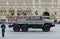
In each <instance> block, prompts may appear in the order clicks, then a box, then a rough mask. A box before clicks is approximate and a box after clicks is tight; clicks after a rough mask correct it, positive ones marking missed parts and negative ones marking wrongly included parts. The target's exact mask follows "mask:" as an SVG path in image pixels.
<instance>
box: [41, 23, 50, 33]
mask: <svg viewBox="0 0 60 39" xmlns="http://www.w3.org/2000/svg"><path fill="white" fill-rule="evenodd" d="M42 30H43V31H44V32H49V31H50V25H48V24H46V25H44V26H43V28H42Z"/></svg>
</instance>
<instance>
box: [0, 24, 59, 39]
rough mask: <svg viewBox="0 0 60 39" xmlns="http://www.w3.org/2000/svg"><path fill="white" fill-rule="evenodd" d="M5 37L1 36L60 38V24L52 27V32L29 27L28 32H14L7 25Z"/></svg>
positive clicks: (9, 38) (41, 38) (18, 38)
mask: <svg viewBox="0 0 60 39" xmlns="http://www.w3.org/2000/svg"><path fill="white" fill-rule="evenodd" d="M6 26H7V27H6V32H5V37H4V38H3V37H2V36H1V28H0V39H60V24H56V26H55V27H52V28H51V30H50V32H43V31H42V29H31V28H30V29H29V31H28V32H21V31H20V32H14V31H13V29H12V28H8V25H6Z"/></svg>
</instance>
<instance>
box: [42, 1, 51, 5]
mask: <svg viewBox="0 0 60 39" xmlns="http://www.w3.org/2000/svg"><path fill="white" fill-rule="evenodd" d="M41 5H43V6H46V5H47V6H50V5H52V0H41Z"/></svg>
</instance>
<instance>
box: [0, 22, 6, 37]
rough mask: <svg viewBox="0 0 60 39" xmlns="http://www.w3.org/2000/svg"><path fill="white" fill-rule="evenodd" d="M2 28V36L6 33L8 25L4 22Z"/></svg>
mask: <svg viewBox="0 0 60 39" xmlns="http://www.w3.org/2000/svg"><path fill="white" fill-rule="evenodd" d="M1 28H2V37H4V34H5V28H6V26H5V24H4V23H2V25H1Z"/></svg>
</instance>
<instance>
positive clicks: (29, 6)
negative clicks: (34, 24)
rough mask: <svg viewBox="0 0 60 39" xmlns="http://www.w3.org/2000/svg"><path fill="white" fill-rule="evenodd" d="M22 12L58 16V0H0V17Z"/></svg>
mask: <svg viewBox="0 0 60 39" xmlns="http://www.w3.org/2000/svg"><path fill="white" fill-rule="evenodd" d="M23 12H25V13H32V14H37V15H43V16H44V17H45V16H46V17H50V16H51V15H52V14H55V15H56V17H59V16H60V0H0V17H1V16H7V15H8V14H11V15H14V14H15V15H20V14H22V13H23Z"/></svg>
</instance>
